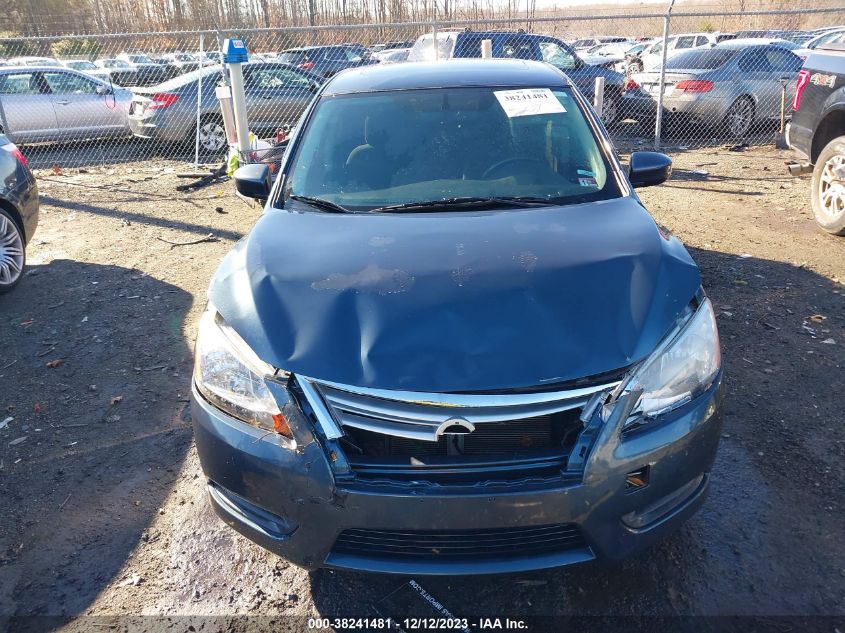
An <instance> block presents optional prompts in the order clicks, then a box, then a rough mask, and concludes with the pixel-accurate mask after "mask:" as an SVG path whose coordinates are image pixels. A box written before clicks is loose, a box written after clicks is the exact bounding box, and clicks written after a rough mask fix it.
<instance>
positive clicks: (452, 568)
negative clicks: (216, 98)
mask: <svg viewBox="0 0 845 633" xmlns="http://www.w3.org/2000/svg"><path fill="white" fill-rule="evenodd" d="M338 97H342V98H338ZM303 120H304V124H303V126H302V127H301V128H300V129H299V130H298V132H297V135H296V137H295V138H294V140H293V141H292V143H293V145H292V146H291V147H289V148H288V151H287V152H286V154H285V158H284V159H283V165H282V167H281V170H282V171H281V172H280V173H284V174H286V176H285V178H284V180H282V179H279V180H278V181H277V182H276V184H275V186H274V187H271V186H270V184H269V180H270V174H269V170H268V168H267V166H266V165H249V166H246V167H242V168H241V169H240V170H238V172H236V174H235V185H236V187H237V190H238V191H239V192H240V193H241V194H242V195H247V196H250V197H253V198H256V199H258V200H266V201H268V202H267V206H266V208H265V212H264V214H263V215H262V216H261V218H260V219H259V220H258V222H257V223H256V225H255V226H254V228H253V229H252V231H251V232H250V233H249V235H247V237H245V238H244V239H243V240H241V241H240V242H239V243H238V244H237V245H236V246H235V247H234V249H233V250H232V252H230V253H229V254H228V255H227V256H226V257H225V259H224V260H223V262H222V264H221V265H220V268H219V269H218V270H217V272H216V273H215V275H214V277H213V279H212V282H211V284H210V288H209V302H208V308H207V311H206V312H205V315H204V316H203V317H202V319H201V324H200V326H199V334H198V338H197V344H196V352H195V353H196V364H195V374H194V380H193V383H192V384H193V385H194V387H193V389H192V405H191V406H192V419H193V424H194V429H195V439H196V446H197V451H198V453H199V457H200V461H201V464H202V468H203V470H204V473H205V476H206V479H207V482H208V488H207V489H208V493H209V498H210V500H211V504H212V505H213V507H214V508H215V510H216V511H217V512H218V514H219V515H220V516H221V517H223V518H224V520H225V521H226V523H228V524H229V525H231V526H232V527H234V528H235V529H237V530H239V531H240V532H242V533H243V534H245V535H246V536H247V537H248V538H250V539H252V540H254V541H256V542H257V543H260V544H261V545H263V546H264V547H266V548H269V549H271V550H272V551H274V552H276V553H277V554H279V555H281V556H283V557H284V558H286V559H288V560H290V561H292V562H293V563H295V564H297V565H300V566H303V567H306V568H308V569H314V568H319V567H333V568H343V569H356V570H365V571H370V572H392V573H402V574H418V573H422V574H478V573H491V572H506V571H507V572H518V571H525V570H529V569H537V568H549V567H556V566H561V565H569V564H575V563H579V562H584V561H588V560H593V559H596V558H602V559H618V558H621V557H625V556H628V555H631V554H632V553H633V552H635V551H637V550H639V549H641V548H643V547H647V546H649V545H651V544H653V543H654V542H655V541H657V540H658V539H659V538H661V537H662V536H665V535H666V534H668V533H670V532H672V531H674V530H676V529H677V528H678V526H679V525H680V524H681V522H683V521H684V520H685V519H687V518H688V517H689V516H691V515H692V514H693V513H694V512H695V511H696V510H697V509H698V508H699V507H700V505H701V504H702V503H703V500H704V497H705V494H706V492H707V489H708V486H709V478H710V472H711V468H712V465H713V461H714V457H715V454H716V449H717V446H718V443H719V437H720V433H721V413H720V395H719V394H720V382H721V376H722V372H721V360H720V350H719V339H718V333H717V328H716V320H715V317H714V313H713V309H712V307H711V304H710V301H709V300H708V299H707V297H706V295H705V294H704V291H703V290H702V287H701V276H700V274H699V271H698V269H697V267H696V266H695V263H694V262H693V260H692V258H691V257H690V255H689V253H688V252H687V251H686V250H685V249H684V247H683V245H682V244H681V242H680V241H679V240H678V239H677V238H676V237H673V236H672V235H671V234H669V233H668V232H667V231H666V230H665V229H661V228H660V227H658V225H657V224H656V223H655V221H654V219H653V218H652V217H651V216H650V215H649V214H648V212H647V211H646V209H645V207H644V206H643V203H642V202H641V201H640V200H639V199H638V198H637V196H636V195H635V193H634V188H635V187H641V186H647V185H655V184H659V183H660V182H662V181H664V180H665V179H666V178H667V177H668V176H669V173H670V171H671V160H670V159H669V158H668V157H667V156H664V155H662V154H656V153H653V152H634V153H633V154H632V156H631V159H630V165H629V167H628V169H627V171H626V170H624V169H623V167H622V165H621V164H620V163H619V161H618V159H617V157H616V154H615V153H614V152H613V151H612V143H611V141H610V139H609V138H608V137H607V135H606V133H605V132H604V130H603V128H602V126H601V125H600V122H599V121H598V119H597V118H596V117H595V115H594V113H593V111H592V110H591V109H590V108H589V104H588V103H587V102H586V101H585V100H584V98H583V96H582V95H581V94H580V93H579V92H578V91H577V90H575V89H574V88H573V87H572V85H571V84H570V82H569V81H568V80H567V79H566V76H565V75H564V74H563V73H562V72H560V71H559V70H557V69H556V68H553V67H552V66H550V65H548V64H543V63H539V62H533V61H523V60H513V59H499V60H484V61H481V60H471V59H462V60H456V61H454V62H450V63H446V64H444V63H420V64H418V65H417V66H416V67H415V70H414V72H409V69H408V68H407V67H405V66H392V65H378V66H373V67H369V68H365V69H362V70H360V71H359V72H356V73H343V74H340V75H338V76H337V77H335V78H334V79H332V80H331V81H330V82H329V83H327V85H326V86H325V88H324V89H323V90H322V91H321V93H320V96H319V97H318V99H317V100H315V102H314V104H313V105H312V106H311V108H310V109H309V112H308V114H307V115H306V116H305V117H304V119H303ZM573 306H578V309H577V310H573ZM282 488H284V491H285V492H284V494H280V493H279V491H280V490H281V489H282ZM303 500H308V501H307V502H303Z"/></svg>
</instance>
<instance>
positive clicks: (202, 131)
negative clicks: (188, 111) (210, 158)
mask: <svg viewBox="0 0 845 633" xmlns="http://www.w3.org/2000/svg"><path fill="white" fill-rule="evenodd" d="M194 129H195V130H196V128H194ZM197 133H198V134H199V139H200V152H201V153H203V154H221V153H222V152H223V150H225V149H226V146H227V145H228V141H227V139H226V128H225V127H224V126H223V119H220V118H217V117H208V118H205V119H203V120H202V121H200V126H199V130H198V131H197ZM188 142H189V144H190V145H192V146H193V144H194V142H195V141H194V136H193V135H192V136H191V137H190V138H189V139H188Z"/></svg>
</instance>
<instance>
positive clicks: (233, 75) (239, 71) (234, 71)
mask: <svg viewBox="0 0 845 633" xmlns="http://www.w3.org/2000/svg"><path fill="white" fill-rule="evenodd" d="M229 79H230V80H231V81H232V106H233V107H234V109H235V127H236V128H237V131H238V151H239V152H240V155H241V157H243V155H244V154H246V153H247V152H248V151H249V131H248V129H247V125H248V124H247V119H246V95H245V94H244V71H243V68H241V64H229Z"/></svg>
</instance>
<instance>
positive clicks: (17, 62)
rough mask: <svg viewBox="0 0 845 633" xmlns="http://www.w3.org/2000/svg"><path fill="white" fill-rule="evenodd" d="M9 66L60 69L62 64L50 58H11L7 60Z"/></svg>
mask: <svg viewBox="0 0 845 633" xmlns="http://www.w3.org/2000/svg"><path fill="white" fill-rule="evenodd" d="M9 65H10V66H53V67H55V68H61V67H62V63H61V62H60V61H59V60H58V59H53V58H52V57H13V58H11V59H10V60H9Z"/></svg>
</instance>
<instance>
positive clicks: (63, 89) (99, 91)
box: [0, 66, 132, 143]
mask: <svg viewBox="0 0 845 633" xmlns="http://www.w3.org/2000/svg"><path fill="white" fill-rule="evenodd" d="M130 103H132V93H131V92H129V91H128V90H124V89H122V88H117V87H112V86H110V85H109V84H108V83H106V82H103V81H100V80H99V79H95V78H94V77H89V76H87V75H85V74H83V73H80V72H77V71H75V70H71V69H69V68H55V67H52V66H33V67H29V66H27V67H20V66H19V67H4V68H0V127H2V129H3V131H4V132H5V134H6V136H8V137H9V140H11V141H12V142H13V143H37V142H47V141H52V142H61V141H69V140H79V139H90V138H102V137H110V136H127V135H128V134H129V121H128V119H127V114H128V112H129V105H130Z"/></svg>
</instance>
